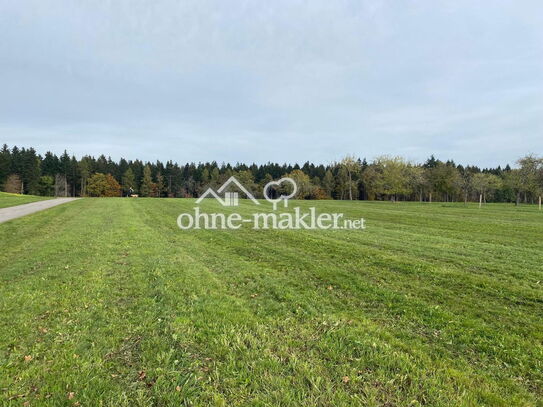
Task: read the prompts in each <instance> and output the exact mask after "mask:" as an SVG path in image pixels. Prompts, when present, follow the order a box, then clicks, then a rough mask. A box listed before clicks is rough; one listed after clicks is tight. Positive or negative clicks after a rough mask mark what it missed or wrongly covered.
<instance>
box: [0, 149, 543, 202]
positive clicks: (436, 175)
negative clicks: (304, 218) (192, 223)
mask: <svg viewBox="0 0 543 407" xmlns="http://www.w3.org/2000/svg"><path fill="white" fill-rule="evenodd" d="M232 175H235V176H236V177H237V178H238V180H239V181H240V182H241V183H242V184H244V185H245V186H246V187H247V188H248V189H250V190H251V191H252V192H254V194H255V196H257V197H261V196H262V186H263V185H265V184H266V183H267V182H269V181H270V180H273V179H278V178H281V177H283V176H290V177H292V178H294V179H295V180H296V182H297V184H298V194H297V195H298V196H297V197H298V198H300V199H364V200H366V199H367V200H420V201H430V202H431V201H447V202H454V201H465V202H467V201H479V200H481V201H483V202H487V201H488V202H515V203H520V202H524V203H535V202H537V201H538V200H540V196H541V194H542V192H543V158H540V157H536V156H534V155H527V156H525V157H523V158H520V159H519V160H518V161H517V162H516V166H515V168H511V167H510V166H509V165H507V166H506V167H504V168H501V167H497V168H484V169H481V168H479V167H477V166H466V167H464V166H462V165H456V164H455V163H454V162H453V161H450V160H449V161H445V162H443V161H440V160H438V159H436V158H434V156H431V157H430V158H428V160H426V162H425V163H422V164H417V163H412V162H408V161H406V160H404V159H403V158H401V157H388V156H383V157H379V158H376V159H375V160H373V161H371V162H368V161H366V159H360V158H356V157H353V156H347V157H345V158H343V159H342V160H340V161H338V162H335V163H332V164H328V165H322V164H319V165H315V164H312V163H309V162H306V163H305V164H303V165H298V164H295V165H290V164H276V163H267V164H263V165H256V164H251V165H246V164H239V163H238V164H235V165H231V164H225V163H221V164H218V163H216V162H210V163H198V164H196V163H187V164H183V165H179V164H177V163H174V162H172V161H168V162H166V163H163V162H160V161H157V162H154V163H150V162H143V161H141V160H133V161H132V160H126V159H124V158H121V159H120V160H119V161H117V162H116V161H113V160H112V159H111V158H109V157H107V158H106V157H105V156H104V155H101V156H99V157H98V158H95V157H91V156H84V157H82V158H81V159H77V158H76V157H75V156H73V155H72V156H70V155H69V154H68V153H67V152H66V151H64V153H63V154H62V155H60V156H57V155H55V154H53V153H51V152H47V153H45V155H44V156H41V155H40V154H38V153H37V152H36V151H35V149H33V148H19V147H17V146H14V147H12V148H9V146H7V145H5V144H4V146H3V147H2V149H1V151H0V187H1V188H2V190H3V191H5V192H12V193H23V194H33V195H47V196H129V195H139V196H144V197H179V198H185V197H197V196H199V195H200V194H201V193H202V192H203V191H204V190H205V189H206V188H208V187H209V186H211V187H215V188H216V187H218V186H219V185H221V184H222V183H223V182H224V181H225V180H226V179H228V178H229V177H230V176H232Z"/></svg>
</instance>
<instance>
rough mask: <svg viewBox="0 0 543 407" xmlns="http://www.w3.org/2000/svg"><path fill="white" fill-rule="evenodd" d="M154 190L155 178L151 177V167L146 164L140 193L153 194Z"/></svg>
mask: <svg viewBox="0 0 543 407" xmlns="http://www.w3.org/2000/svg"><path fill="white" fill-rule="evenodd" d="M152 192H153V179H152V178H151V167H149V165H146V166H145V167H144V168H143V178H142V180H141V187H140V193H141V196H151V193H152Z"/></svg>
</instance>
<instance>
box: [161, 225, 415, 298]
mask: <svg viewBox="0 0 543 407" xmlns="http://www.w3.org/2000/svg"><path fill="white" fill-rule="evenodd" d="M155 224H157V223H155ZM166 227H168V226H166ZM212 233H213V236H214V238H213V241H215V243H216V244H217V243H219V242H220V239H218V238H217V237H215V236H219V234H221V233H223V234H225V233H226V232H218V231H214V232H212ZM281 233H288V232H281ZM192 236H193V237H199V238H201V237H204V236H206V234H205V233H204V232H202V233H198V234H195V235H192ZM232 236H234V235H232ZM232 236H229V237H228V238H229V239H231V240H229V241H228V247H229V248H230V247H231V246H233V243H234V242H233V240H235V239H233V238H232ZM243 237H244V238H246V237H247V236H243ZM244 243H245V246H253V247H254V246H255V245H248V244H247V243H248V242H247V241H245V242H244ZM253 243H254V242H253ZM262 243H263V242H260V245H262ZM274 244H275V246H277V241H274ZM220 249H221V246H218V245H217V246H216V247H214V248H213V249H212V248H211V247H206V248H203V249H202V250H201V251H202V252H205V253H212V252H213V253H215V252H216V251H218V250H220ZM276 254H277V253H274V256H275V257H277V256H276ZM210 257H211V256H210ZM240 257H241V256H240ZM243 257H245V256H243ZM207 260H208V261H209V260H210V258H209V257H208V258H207ZM238 271H239V270H237V272H238ZM423 305H426V304H423Z"/></svg>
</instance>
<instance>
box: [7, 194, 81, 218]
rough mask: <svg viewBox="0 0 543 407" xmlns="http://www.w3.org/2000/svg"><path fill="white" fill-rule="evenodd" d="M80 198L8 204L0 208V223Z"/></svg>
mask: <svg viewBox="0 0 543 407" xmlns="http://www.w3.org/2000/svg"><path fill="white" fill-rule="evenodd" d="M76 199H81V198H57V199H49V200H47V201H38V202H31V203H27V204H23V205H17V206H10V207H9V208H2V209H0V223H3V222H7V221H8V220H11V219H15V218H20V217H21V216H26V215H30V214H31V213H34V212H39V211H43V210H44V209H49V208H52V207H53V206H57V205H61V204H63V203H66V202H70V201H75V200H76Z"/></svg>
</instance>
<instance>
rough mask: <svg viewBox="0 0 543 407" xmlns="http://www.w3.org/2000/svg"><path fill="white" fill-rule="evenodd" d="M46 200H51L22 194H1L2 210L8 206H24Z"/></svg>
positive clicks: (0, 204) (0, 206)
mask: <svg viewBox="0 0 543 407" xmlns="http://www.w3.org/2000/svg"><path fill="white" fill-rule="evenodd" d="M44 199H51V197H49V196H36V195H20V194H8V193H6V192H0V208H7V207H8V206H15V205H22V204H26V203H30V202H36V201H43V200H44Z"/></svg>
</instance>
